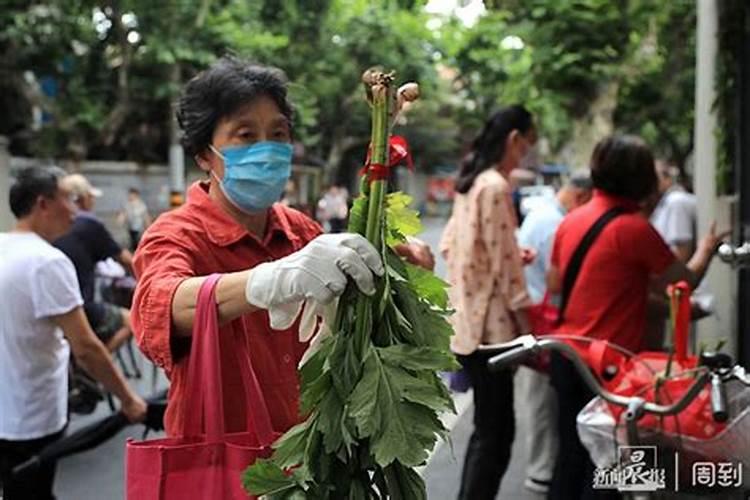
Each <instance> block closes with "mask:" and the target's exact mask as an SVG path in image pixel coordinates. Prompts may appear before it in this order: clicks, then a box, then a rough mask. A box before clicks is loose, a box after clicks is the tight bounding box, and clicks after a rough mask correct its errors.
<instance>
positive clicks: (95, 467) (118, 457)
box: [55, 219, 542, 500]
mask: <svg viewBox="0 0 750 500" xmlns="http://www.w3.org/2000/svg"><path fill="white" fill-rule="evenodd" d="M424 225H425V232H424V234H423V235H422V237H423V238H424V240H425V241H427V242H428V243H429V244H430V245H431V246H432V248H433V249H434V251H435V253H436V257H438V262H437V272H438V274H440V275H442V276H444V273H445V265H444V263H443V262H442V260H441V259H439V256H437V244H438V241H439V238H440V234H441V232H442V228H443V225H444V221H443V220H442V219H427V220H426V221H424ZM143 365H144V370H143V371H144V379H143V380H141V381H138V382H137V387H138V390H139V391H140V393H141V394H150V393H151V392H152V382H151V368H150V365H149V364H148V363H147V362H145V360H144V361H143ZM157 386H158V387H166V381H165V380H164V378H163V376H159V377H158V379H157ZM456 405H457V407H458V409H459V415H457V416H452V415H448V416H446V417H445V421H446V425H447V426H448V427H449V428H451V434H450V444H449V443H441V444H440V445H439V446H438V447H437V449H436V450H435V451H434V453H433V455H432V458H431V459H430V462H429V463H428V465H427V466H426V467H425V468H424V470H423V474H424V477H425V480H426V482H427V491H428V496H429V498H430V500H451V499H454V498H456V495H457V493H458V487H459V483H460V478H461V466H462V464H463V458H464V452H465V449H466V444H467V442H468V439H469V435H470V433H471V427H472V426H471V421H472V415H473V407H472V405H471V395H470V393H467V394H462V395H457V397H456ZM108 411H109V410H108V408H107V407H106V405H105V404H100V405H99V408H98V409H97V412H96V413H95V414H94V415H91V416H87V417H85V418H84V417H74V419H73V421H72V422H71V429H72V430H74V429H76V428H78V427H80V426H81V425H84V424H85V423H88V422H91V421H92V420H95V419H96V418H101V417H103V416H106V415H107V414H108ZM517 426H518V428H517V430H516V435H517V436H523V435H524V433H525V428H524V422H522V421H519V422H517ZM141 433H142V427H130V428H128V429H126V430H124V431H123V432H121V433H120V434H119V435H118V436H116V437H115V438H114V439H112V440H110V441H108V442H107V443H105V444H103V445H102V446H100V447H98V448H96V449H95V450H91V451H89V452H86V453H82V454H79V455H75V456H72V457H69V458H67V459H65V460H63V461H61V462H60V463H59V466H58V474H57V482H56V486H55V493H56V494H57V496H58V498H59V499H60V500H102V499H117V498H122V497H123V492H124V488H123V484H124V483H123V473H124V449H125V442H126V440H127V439H128V438H129V437H132V438H134V439H140V438H141ZM154 436H155V435H153V434H152V435H151V436H150V437H154ZM519 442H520V440H519V439H516V443H515V445H514V449H513V457H512V459H511V465H510V469H509V471H508V473H507V474H506V477H505V480H504V481H503V484H502V489H501V493H500V495H499V496H498V498H502V499H511V500H539V499H541V498H542V497H541V496H538V495H534V494H532V493H529V492H528V491H526V490H525V489H524V488H523V479H524V472H523V471H524V468H525V462H526V458H525V453H524V451H523V449H522V447H521V446H519Z"/></svg>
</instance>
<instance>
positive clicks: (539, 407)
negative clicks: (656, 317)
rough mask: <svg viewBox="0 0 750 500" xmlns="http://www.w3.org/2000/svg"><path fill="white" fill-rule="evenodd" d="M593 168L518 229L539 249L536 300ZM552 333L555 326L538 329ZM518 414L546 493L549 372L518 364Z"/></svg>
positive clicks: (553, 439)
mask: <svg viewBox="0 0 750 500" xmlns="http://www.w3.org/2000/svg"><path fill="white" fill-rule="evenodd" d="M591 190H592V188H591V176H590V174H589V172H588V170H582V171H579V172H574V173H573V175H572V176H571V177H570V178H569V179H568V180H567V181H566V183H565V184H564V185H563V186H562V187H561V188H560V190H559V191H558V192H557V195H556V196H555V198H553V199H545V200H544V201H543V202H542V203H541V204H539V205H536V206H535V207H534V208H533V209H532V210H531V211H530V212H529V213H528V215H527V216H526V218H525V219H524V221H523V223H522V224H521V228H520V229H519V231H518V244H519V245H520V246H521V247H527V248H533V249H534V250H536V258H535V259H534V261H533V262H532V263H530V264H529V265H527V266H526V267H525V268H524V273H525V276H526V285H527V287H528V289H529V296H530V297H531V300H532V302H533V303H535V304H538V303H541V302H542V300H544V298H545V295H546V293H547V284H546V282H545V280H546V275H547V270H548V268H549V258H550V254H551V253H552V242H553V241H554V239H555V231H557V227H558V226H559V225H560V223H561V222H562V220H563V217H565V214H567V213H568V212H570V211H572V210H574V209H576V208H578V207H580V206H581V205H583V204H584V203H586V202H588V201H589V199H591ZM534 333H535V334H540V335H544V334H549V333H551V332H534ZM514 389H515V392H516V403H517V413H518V415H519V416H520V417H521V418H522V419H523V420H524V421H525V422H527V423H528V429H529V431H528V434H527V436H526V448H527V451H528V455H529V460H528V465H527V467H526V480H525V481H524V486H525V487H526V488H527V489H529V490H531V491H535V492H537V493H546V492H547V491H548V489H549V485H550V482H551V481H552V473H553V471H554V468H555V460H556V459H557V449H558V444H557V442H558V438H557V395H556V394H555V392H554V389H553V388H552V385H551V384H550V378H549V375H548V374H547V373H542V372H540V371H538V370H534V369H532V368H528V367H526V366H519V367H518V370H517V371H516V375H515V388H514Z"/></svg>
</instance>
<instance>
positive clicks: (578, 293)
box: [551, 190, 675, 351]
mask: <svg viewBox="0 0 750 500" xmlns="http://www.w3.org/2000/svg"><path fill="white" fill-rule="evenodd" d="M616 205H620V206H624V207H625V208H627V209H629V210H630V212H629V213H625V214H622V215H620V216H618V217H616V218H615V219H614V220H612V221H611V222H610V223H609V224H608V225H607V226H606V227H605V228H604V230H603V231H602V232H601V233H600V234H599V236H598V238H597V239H596V240H595V241H594V243H593V245H591V247H590V248H589V251H588V253H587V254H586V257H585V258H584V260H583V265H582V266H581V270H580V272H579V274H578V279H577V280H576V282H575V285H574V286H573V290H572V292H571V294H570V297H569V299H568V305H567V308H566V310H565V314H564V318H563V322H562V324H561V325H560V326H559V327H558V329H557V332H558V333H564V334H572V335H582V336H586V337H593V338H598V339H605V340H609V341H611V342H614V343H616V344H618V345H620V346H622V347H625V348H627V349H630V350H632V351H639V350H641V348H642V342H643V335H644V331H645V327H646V301H647V299H648V288H649V278H650V277H651V276H652V275H658V274H661V273H662V272H664V271H665V270H666V269H667V267H669V265H670V264H672V262H674V260H675V257H674V255H673V254H672V252H671V251H670V250H669V247H668V246H667V244H666V243H664V240H663V239H662V238H661V236H659V233H657V232H656V230H655V229H654V228H653V227H652V226H651V224H650V223H649V222H648V220H647V219H646V218H645V217H643V216H642V215H640V214H639V213H638V212H637V208H638V207H637V205H636V204H635V203H633V202H632V201H629V200H626V199H624V198H619V197H615V196H611V195H608V194H606V193H604V192H602V191H598V190H597V191H595V192H594V197H593V198H592V199H591V201H590V202H588V203H587V204H586V205H583V206H582V207H580V208H577V209H576V210H573V211H572V212H570V213H569V214H568V215H567V216H566V217H565V219H563V221H562V223H561V224H560V227H559V228H558V229H557V233H556V234H555V243H554V245H553V248H552V256H551V263H552V265H553V266H555V267H557V269H558V270H559V273H560V276H561V277H562V276H564V275H565V274H564V273H565V271H566V268H567V266H568V263H569V262H570V259H571V257H572V256H573V252H574V251H575V249H576V248H577V247H578V245H579V243H580V242H581V240H582V239H583V236H584V234H586V232H587V231H588V230H589V228H590V227H591V226H592V225H593V224H594V222H595V221H596V220H597V219H598V218H599V217H600V216H601V215H602V214H604V212H606V211H607V210H609V209H610V208H611V207H614V206H616Z"/></svg>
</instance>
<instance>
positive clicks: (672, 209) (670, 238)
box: [649, 161, 697, 262]
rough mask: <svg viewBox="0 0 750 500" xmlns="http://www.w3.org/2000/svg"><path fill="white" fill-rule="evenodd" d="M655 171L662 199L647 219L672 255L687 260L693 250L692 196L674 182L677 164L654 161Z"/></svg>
mask: <svg viewBox="0 0 750 500" xmlns="http://www.w3.org/2000/svg"><path fill="white" fill-rule="evenodd" d="M656 174H657V176H658V178H659V193H660V194H661V198H660V199H659V203H658V204H657V205H656V208H654V211H653V212H652V213H651V217H650V219H649V220H650V221H651V224H652V225H653V226H654V228H655V229H656V230H657V231H658V232H659V234H660V235H661V237H662V238H664V241H665V242H666V243H667V245H669V247H670V248H671V249H672V252H674V254H675V256H677V258H678V259H679V260H680V261H682V262H687V261H688V260H689V259H690V257H691V256H692V255H693V252H694V251H695V222H696V221H695V219H696V210H697V201H696V198H695V195H693V194H690V193H688V192H687V191H685V189H684V188H683V187H682V186H681V185H680V184H679V183H678V182H677V175H678V171H677V168H676V167H673V166H671V165H669V164H668V163H666V162H663V161H657V162H656Z"/></svg>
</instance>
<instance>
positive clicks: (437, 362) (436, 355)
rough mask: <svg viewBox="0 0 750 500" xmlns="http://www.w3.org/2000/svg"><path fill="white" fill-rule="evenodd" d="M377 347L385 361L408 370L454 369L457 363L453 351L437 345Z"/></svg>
mask: <svg viewBox="0 0 750 500" xmlns="http://www.w3.org/2000/svg"><path fill="white" fill-rule="evenodd" d="M376 349H377V351H378V355H379V356H380V359H382V360H383V362H384V363H386V364H389V365H392V366H398V367H402V368H406V369H407V370H453V369H455V368H456V365H457V361H456V357H455V356H454V355H453V353H451V352H450V351H446V350H445V349H437V348H435V347H416V346H410V345H407V344H398V345H393V346H390V347H385V348H376Z"/></svg>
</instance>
